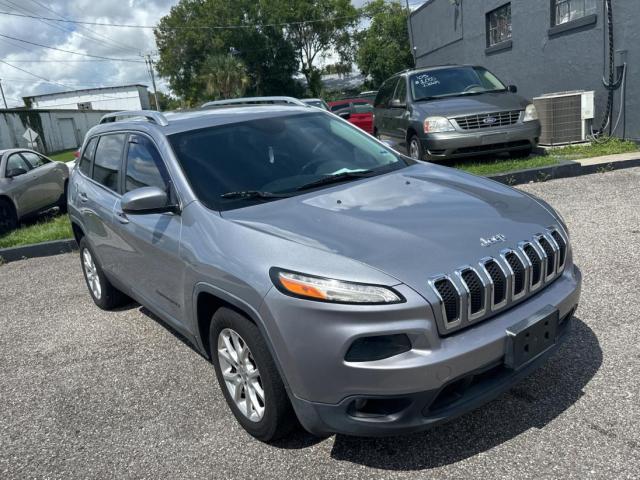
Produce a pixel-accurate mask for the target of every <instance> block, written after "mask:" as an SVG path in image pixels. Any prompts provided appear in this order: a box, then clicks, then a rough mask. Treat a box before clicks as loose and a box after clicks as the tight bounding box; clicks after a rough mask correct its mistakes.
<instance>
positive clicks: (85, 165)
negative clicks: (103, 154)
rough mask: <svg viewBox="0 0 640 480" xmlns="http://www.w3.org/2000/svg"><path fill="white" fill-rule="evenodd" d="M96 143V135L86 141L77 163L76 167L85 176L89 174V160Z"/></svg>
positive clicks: (90, 160)
mask: <svg viewBox="0 0 640 480" xmlns="http://www.w3.org/2000/svg"><path fill="white" fill-rule="evenodd" d="M97 143H98V138H97V137H93V138H92V139H91V140H89V143H87V146H86V147H85V149H84V151H83V152H82V157H81V158H80V164H79V165H78V168H79V169H80V171H81V172H82V173H84V174H85V175H86V176H87V177H90V176H91V162H92V161H93V153H94V152H95V149H96V144H97Z"/></svg>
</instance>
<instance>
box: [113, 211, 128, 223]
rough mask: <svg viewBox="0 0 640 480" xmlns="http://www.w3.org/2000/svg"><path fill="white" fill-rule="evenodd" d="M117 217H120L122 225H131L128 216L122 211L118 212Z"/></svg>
mask: <svg viewBox="0 0 640 480" xmlns="http://www.w3.org/2000/svg"><path fill="white" fill-rule="evenodd" d="M116 217H118V221H119V222H120V223H129V219H128V218H127V214H126V213H124V212H121V211H118V212H116Z"/></svg>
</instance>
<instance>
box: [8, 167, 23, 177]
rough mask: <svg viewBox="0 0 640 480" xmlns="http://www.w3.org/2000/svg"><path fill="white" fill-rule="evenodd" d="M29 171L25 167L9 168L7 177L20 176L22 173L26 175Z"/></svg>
mask: <svg viewBox="0 0 640 480" xmlns="http://www.w3.org/2000/svg"><path fill="white" fill-rule="evenodd" d="M25 173H27V171H26V170H25V169H24V168H12V169H10V170H7V175H6V176H7V178H13V177H19V176H20V175H24V174H25Z"/></svg>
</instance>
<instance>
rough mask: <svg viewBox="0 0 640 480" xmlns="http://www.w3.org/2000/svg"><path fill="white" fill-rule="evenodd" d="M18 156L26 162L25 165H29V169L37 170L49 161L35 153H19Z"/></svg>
mask: <svg viewBox="0 0 640 480" xmlns="http://www.w3.org/2000/svg"><path fill="white" fill-rule="evenodd" d="M20 155H22V157H23V158H24V159H25V160H26V161H27V163H28V164H29V165H31V168H38V167H41V166H43V165H45V164H47V163H49V160H47V159H46V158H44V157H41V156H40V155H38V154H37V153H33V152H20Z"/></svg>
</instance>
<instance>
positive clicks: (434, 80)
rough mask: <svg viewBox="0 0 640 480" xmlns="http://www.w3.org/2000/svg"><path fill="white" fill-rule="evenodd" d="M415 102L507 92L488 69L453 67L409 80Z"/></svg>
mask: <svg viewBox="0 0 640 480" xmlns="http://www.w3.org/2000/svg"><path fill="white" fill-rule="evenodd" d="M409 84H410V85H411V95H412V96H413V99H414V100H417V101H419V100H427V99H431V98H440V97H450V96H460V95H472V94H479V93H484V92H495V91H505V90H506V87H505V86H504V84H503V83H502V82H501V81H500V80H498V78H497V77H496V76H495V75H494V74H493V73H491V72H490V71H489V70H487V69H486V68H482V67H453V68H442V69H438V70H430V71H427V72H419V73H416V74H414V75H411V77H410V79H409Z"/></svg>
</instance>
